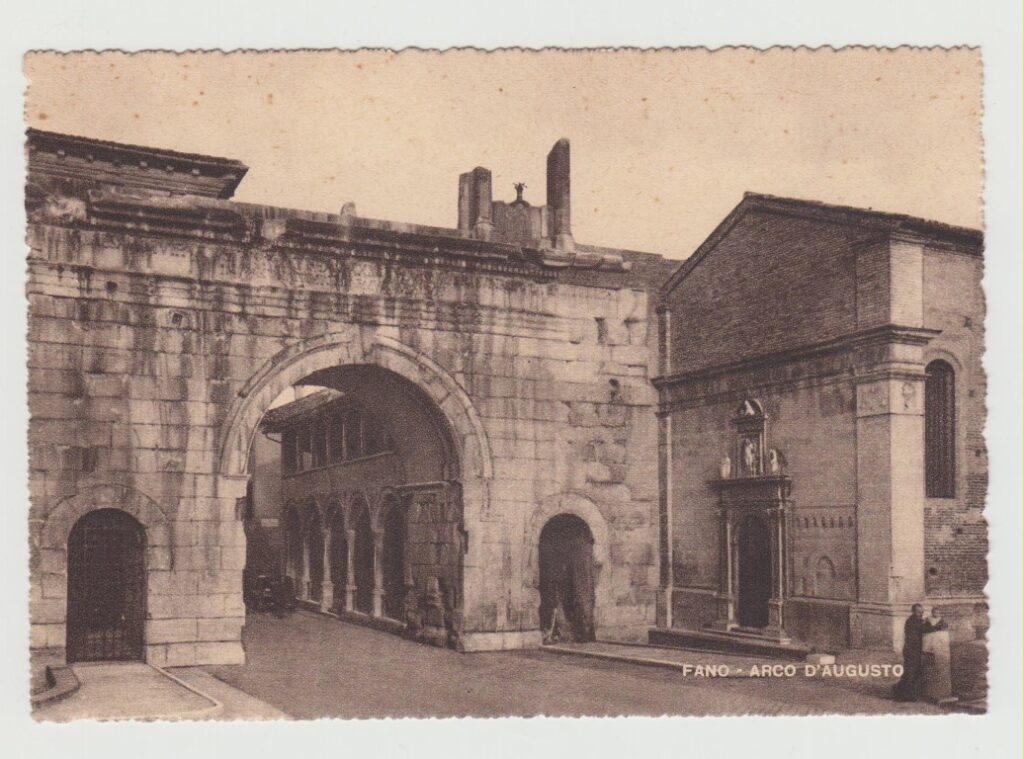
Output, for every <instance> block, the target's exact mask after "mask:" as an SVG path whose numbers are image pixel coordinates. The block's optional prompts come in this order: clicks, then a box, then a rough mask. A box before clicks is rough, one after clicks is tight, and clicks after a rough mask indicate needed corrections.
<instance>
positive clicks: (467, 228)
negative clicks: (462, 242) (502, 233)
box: [459, 166, 494, 240]
mask: <svg viewBox="0 0 1024 759" xmlns="http://www.w3.org/2000/svg"><path fill="white" fill-rule="evenodd" d="M491 204H492V199H491V172H490V171H489V170H487V169H485V168H483V167H481V166H477V167H476V168H475V169H473V170H472V171H469V172H466V173H465V174H460V175H459V229H460V230H461V231H463V232H468V233H470V234H472V235H473V236H474V237H478V238H479V239H481V240H489V239H490V237H491V231H492V230H493V228H494V224H493V221H492V211H491Z"/></svg>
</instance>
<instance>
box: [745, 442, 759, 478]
mask: <svg viewBox="0 0 1024 759" xmlns="http://www.w3.org/2000/svg"><path fill="white" fill-rule="evenodd" d="M742 450H743V471H744V473H745V474H746V475H747V476H748V477H756V476H757V475H759V474H761V467H760V466H759V463H760V462H758V460H757V446H755V445H754V441H753V440H751V439H750V438H744V439H743V446H742Z"/></svg>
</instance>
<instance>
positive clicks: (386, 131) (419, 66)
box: [25, 49, 982, 258]
mask: <svg viewBox="0 0 1024 759" xmlns="http://www.w3.org/2000/svg"><path fill="white" fill-rule="evenodd" d="M25 73H26V76H27V78H28V80H29V91H28V96H27V101H26V111H25V114H26V121H27V123H28V125H30V126H33V127H37V128H40V129H49V130H53V131H58V132H68V133H72V134H79V135H84V136H88V137H96V138H100V139H107V140H116V141H120V142H128V143H134V144H141V145H150V146H153V147H161V148H170V149H173V150H181V151H186V152H195V153H206V154H211V155H217V156H225V157H230V158H237V159H240V160H242V161H244V162H245V163H246V164H248V166H249V167H250V170H249V174H248V175H247V176H246V178H245V180H244V181H243V182H242V184H241V186H240V187H239V189H238V192H237V194H236V198H237V199H239V200H244V201H248V202H256V203H267V204H272V205H279V206H286V207H292V208H305V209H312V210H318V211H332V212H337V211H338V210H339V209H340V208H341V206H342V204H343V203H345V202H346V201H353V202H355V203H356V206H357V209H358V213H359V215H361V216H370V217H374V218H383V219H393V220H397V221H406V222H415V223H420V224H430V225H436V226H447V227H454V226H455V224H456V219H457V207H456V199H457V196H458V175H459V174H460V173H461V172H463V171H467V170H469V169H471V168H473V167H474V166H478V165H479V166H486V167H487V168H489V169H491V170H492V171H493V172H494V196H495V199H505V200H510V199H512V198H514V197H515V193H514V190H513V188H512V183H513V182H517V181H523V182H526V184H527V190H526V198H527V200H529V201H531V202H533V203H543V202H544V198H545V190H544V185H545V182H544V170H545V157H546V155H547V151H548V150H549V149H550V147H551V145H552V144H553V143H554V142H555V140H557V139H558V138H559V137H568V138H569V139H570V141H571V142H572V183H573V184H572V191H573V197H572V201H573V206H572V212H573V219H572V225H573V233H574V236H575V238H576V239H577V241H579V242H584V243H591V244H595V245H608V246H612V247H624V248H631V249H635V250H647V251H652V252H657V253H662V254H664V255H666V256H670V257H673V258H685V257H686V256H688V255H689V254H690V253H691V252H692V251H693V249H694V248H695V247H696V246H697V245H699V244H700V242H701V241H702V240H703V239H704V238H705V237H706V236H707V235H708V234H709V233H710V232H711V230H712V229H714V227H715V225H716V224H718V222H719V221H721V220H722V218H723V217H724V216H725V215H726V214H727V213H728V212H729V211H730V210H731V209H732V208H733V206H735V205H736V203H738V202H739V201H740V199H741V198H742V195H743V192H744V191H745V190H752V191H755V192H764V193H770V194H775V195H785V196H792V197H798V198H808V199H814V200H822V201H825V202H829V203H841V204H847V205H854V206H862V207H872V208H876V209H879V210H885V211H894V212H899V213H909V214H913V215H917V216H923V217H926V218H931V219H936V220H939V221H943V222H947V223H950V224H959V225H965V226H973V227H980V226H981V218H982V214H981V206H980V201H979V197H980V193H981V188H982V157H981V136H980V103H981V62H980V54H979V53H978V51H976V50H966V49H958V50H953V51H942V50H898V51H874V50H863V49H851V50H844V51H840V52H833V51H830V50H819V51H809V50H797V51H793V50H772V51H769V52H766V53H765V52H757V51H752V50H745V49H726V50H720V51H717V52H714V53H709V52H707V51H704V50H681V51H657V52H639V51H625V52H610V51H608V52H602V51H593V52H560V51H544V52H539V53H537V52H531V53H523V52H516V51H503V52H497V53H480V52H476V51H454V52H448V53H445V54H438V53H429V52H421V51H406V52H402V53H399V54H395V53H389V52H375V51H370V52H359V53H339V52H302V53H261V54H255V53H231V54H223V53H207V54H186V55H173V54H165V53H147V54H135V55H125V54H121V53H103V54H97V53H81V54H71V55H57V54H46V53H37V54H30V55H28V56H26V58H25Z"/></svg>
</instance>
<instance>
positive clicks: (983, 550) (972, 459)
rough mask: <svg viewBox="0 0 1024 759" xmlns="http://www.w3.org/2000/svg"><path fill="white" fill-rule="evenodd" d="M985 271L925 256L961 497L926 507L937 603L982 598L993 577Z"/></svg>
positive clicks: (979, 265)
mask: <svg viewBox="0 0 1024 759" xmlns="http://www.w3.org/2000/svg"><path fill="white" fill-rule="evenodd" d="M982 273H983V262H982V260H981V259H980V258H978V257H976V256H968V255H963V254H958V253H955V252H951V251H947V250H938V249H929V250H927V251H926V253H925V257H924V295H925V326H926V327H930V328H932V329H941V330H942V334H940V335H938V336H937V337H935V338H934V339H933V340H932V341H931V343H930V344H929V345H928V349H927V351H926V354H925V356H926V357H925V360H926V361H932V360H934V359H942V360H945V361H947V362H948V363H949V364H950V365H951V366H953V368H954V371H955V372H956V380H955V386H956V417H957V429H956V480H955V497H954V498H948V499H947V498H930V499H928V500H927V501H926V503H925V589H926V590H927V592H928V595H929V597H934V598H936V599H938V598H942V597H956V596H970V595H979V594H981V593H982V592H983V591H984V588H985V583H986V581H987V577H988V572H987V554H988V537H987V528H986V524H985V519H984V516H983V514H982V511H983V509H984V507H985V495H986V492H987V488H988V456H987V452H986V447H985V439H984V425H985V410H986V408H985V387H986V379H985V370H984V367H983V366H982V363H981V362H982V358H983V351H984V326H985V325H984V316H985V302H984V293H983V291H982V289H981V277H982Z"/></svg>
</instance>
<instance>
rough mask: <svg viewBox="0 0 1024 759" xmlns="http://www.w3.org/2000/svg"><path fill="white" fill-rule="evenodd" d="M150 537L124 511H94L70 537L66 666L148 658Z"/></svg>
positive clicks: (86, 516) (77, 525)
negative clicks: (148, 555) (147, 590)
mask: <svg viewBox="0 0 1024 759" xmlns="http://www.w3.org/2000/svg"><path fill="white" fill-rule="evenodd" d="M145 549H146V531H145V529H144V528H143V527H142V525H141V524H139V521H138V520H137V519H135V518H134V517H132V516H131V515H130V514H128V513H127V512H125V511H121V510H120V509H96V510H94V511H90V512H89V513H87V514H86V515H85V516H83V517H82V518H81V519H79V520H78V521H77V522H76V523H75V526H74V527H72V528H71V534H70V535H69V536H68V604H67V660H68V662H69V663H72V662H83V661H109V660H113V661H116V660H126V659H143V658H145V641H146V636H145V624H146V559H145Z"/></svg>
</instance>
